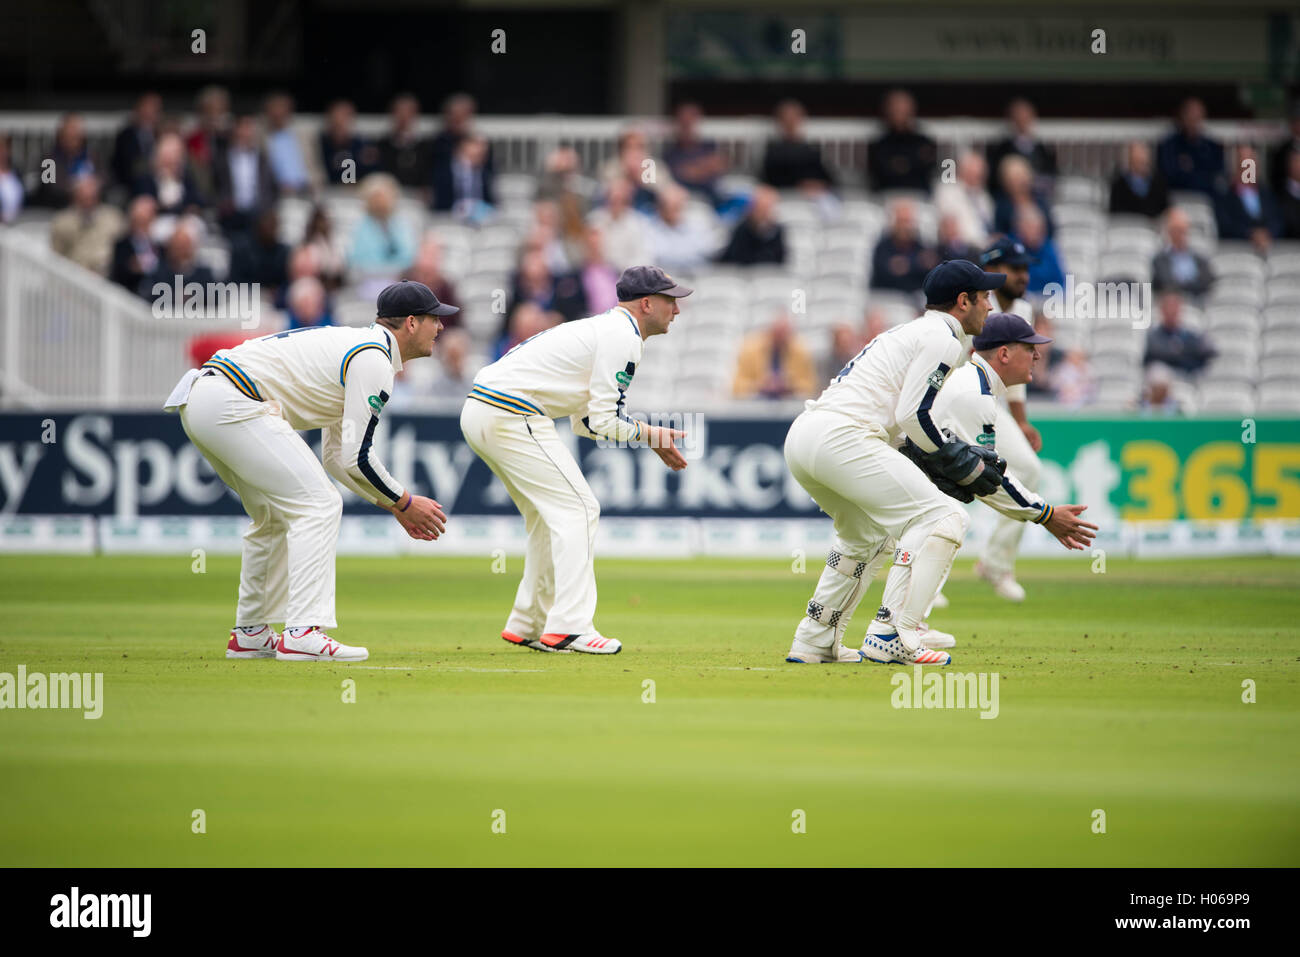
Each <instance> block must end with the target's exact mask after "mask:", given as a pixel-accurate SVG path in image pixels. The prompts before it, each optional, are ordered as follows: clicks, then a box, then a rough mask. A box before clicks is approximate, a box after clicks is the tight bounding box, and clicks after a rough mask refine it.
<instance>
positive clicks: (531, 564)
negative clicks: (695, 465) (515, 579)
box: [460, 399, 600, 641]
mask: <svg viewBox="0 0 1300 957" xmlns="http://www.w3.org/2000/svg"><path fill="white" fill-rule="evenodd" d="M460 428H461V431H462V432H463V433H464V434H465V441H466V442H468V443H469V447H470V448H471V449H473V450H474V452H475V453H476V454H477V455H478V457H479V458H481V459H482V460H483V461H484V462H486V463H487V466H488V468H490V469H491V470H492V472H493V473H494V474H495V475H496V477H497V478H499V479H500V480H501V484H502V485H504V486H505V488H506V491H507V492H508V493H510V498H511V500H512V501H513V502H514V503H515V507H516V508H518V509H519V514H520V515H522V516H523V518H524V527H525V528H526V529H527V531H528V553H527V555H526V557H525V558H524V577H523V580H522V581H520V582H519V589H518V591H517V592H516V593H515V606H514V609H513V610H512V611H511V612H510V618H509V619H508V621H507V622H506V628H505V630H506V631H509V632H511V633H513V634H516V635H519V636H520V637H522V638H526V639H529V640H534V641H535V640H537V639H538V638H540V637H541V636H542V635H543V634H559V635H582V634H589V633H590V632H593V631H595V630H596V626H595V623H594V621H593V619H594V618H595V616H596V566H595V541H596V525H597V523H598V522H599V520H600V503H599V502H597V501H596V496H595V495H594V494H593V493H592V491H591V488H590V487H589V486H588V485H587V480H586V479H585V478H583V475H582V470H581V469H580V468H578V463H577V462H575V461H574V459H573V456H572V455H571V454H569V450H568V449H567V448H565V447H564V443H563V442H561V441H560V437H559V435H558V434H557V433H556V431H555V423H554V422H553V421H552V420H550V419H548V418H546V417H545V416H541V415H527V416H525V415H515V414H514V413H513V412H506V411H504V410H501V409H496V408H494V407H492V406H490V405H488V404H486V403H484V402H479V401H478V400H477V399H466V400H465V408H464V409H463V410H462V411H461V414H460Z"/></svg>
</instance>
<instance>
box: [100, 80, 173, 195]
mask: <svg viewBox="0 0 1300 957" xmlns="http://www.w3.org/2000/svg"><path fill="white" fill-rule="evenodd" d="M161 119H162V97H160V96H159V95H158V94H157V93H142V94H141V95H140V96H139V97H138V98H137V99H136V101H135V107H134V108H133V109H132V111H131V119H130V120H129V121H128V122H127V125H126V126H125V127H123V128H122V130H120V131H119V132H118V134H117V139H116V140H114V142H113V159H112V161H111V162H110V164H109V165H110V166H111V167H112V169H113V177H114V178H115V179H116V180H117V182H119V183H121V184H122V185H123V186H125V187H127V188H128V189H134V188H135V184H136V183H137V182H138V181H139V180H140V179H141V178H142V177H145V176H147V175H148V174H149V164H150V161H151V159H152V158H153V153H154V141H155V140H156V139H157V137H158V123H159V120H161Z"/></svg>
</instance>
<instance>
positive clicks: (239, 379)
mask: <svg viewBox="0 0 1300 957" xmlns="http://www.w3.org/2000/svg"><path fill="white" fill-rule="evenodd" d="M203 368H205V369H215V370H216V371H217V372H220V373H221V374H222V375H224V376H225V377H226V378H227V379H229V380H230V381H231V382H232V383H233V384H234V386H235V388H236V389H238V390H239V391H240V392H242V393H243V394H244V395H246V396H248V398H250V399H252V400H253V401H254V402H265V401H266V399H265V397H264V396H263V395H262V392H261V390H260V389H258V388H257V383H256V382H254V381H253V380H252V379H251V378H250V377H249V376H248V374H247V373H246V372H244V370H243V369H241V368H239V366H237V365H235V363H233V362H231V361H230V360H229V359H228V358H226V357H225V356H221V355H216V356H213V357H212V358H211V359H209V360H208V361H207V362H205V363H203Z"/></svg>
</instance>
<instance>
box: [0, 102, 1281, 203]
mask: <svg viewBox="0 0 1300 957" xmlns="http://www.w3.org/2000/svg"><path fill="white" fill-rule="evenodd" d="M59 115H60V114H58V113H50V112H20V111H8V112H0V131H4V132H7V133H9V134H10V136H11V137H12V139H13V155H14V163H15V165H16V166H17V168H19V169H22V170H24V171H29V172H30V171H32V170H35V169H37V168H38V166H39V163H40V160H41V159H42V158H43V157H44V156H46V155H47V153H48V151H49V149H50V147H51V145H52V144H53V142H54V131H55V129H56V127H57V125H58V119H59ZM82 115H83V117H84V120H85V127H86V134H87V137H88V138H89V139H90V141H91V143H92V145H93V146H94V148H95V149H96V150H98V151H99V152H100V154H101V155H102V156H103V158H104V159H105V160H107V158H108V154H109V152H110V151H111V149H112V141H113V136H114V135H115V134H116V132H117V131H118V130H119V129H120V128H121V127H122V125H123V124H124V123H125V122H126V119H127V115H128V114H126V113H125V112H120V111H119V112H95V113H85V114H82ZM184 119H185V125H186V126H188V125H189V124H190V123H191V122H192V118H190V117H188V116H186V117H185V118H184ZM297 124H298V127H299V129H300V130H301V132H302V133H304V134H307V135H310V136H314V135H315V134H316V133H318V132H319V130H320V125H321V117H320V116H319V115H315V114H312V115H308V114H301V115H299V117H298V118H297ZM388 125H389V120H388V117H386V116H384V115H382V114H367V115H364V116H359V117H358V118H357V132H358V133H360V134H361V135H362V136H366V137H378V136H382V135H383V134H384V132H385V131H386V130H387V129H388ZM439 125H440V122H439V120H438V119H437V118H436V117H434V116H425V117H422V118H421V120H420V124H419V131H420V133H421V134H422V135H425V136H428V135H432V134H433V133H435V132H436V131H437V130H438V128H439ZM477 125H478V128H479V130H480V131H481V132H482V133H483V134H484V135H485V136H487V137H488V139H489V140H491V142H492V147H493V155H494V157H495V159H496V162H497V166H498V169H499V170H500V171H502V172H512V173H519V172H527V173H537V172H540V170H541V168H542V160H543V159H544V157H545V156H546V154H547V153H548V152H549V151H550V150H551V149H553V148H554V147H555V146H557V145H559V144H561V143H564V144H569V145H572V146H573V147H574V148H575V149H576V150H577V151H578V154H579V155H580V156H581V157H582V160H583V164H584V166H585V167H586V170H587V172H589V173H590V172H594V171H595V170H596V168H597V167H598V166H599V165H600V163H601V162H603V161H604V160H605V159H607V158H609V157H610V156H613V155H614V152H615V149H616V143H617V139H618V135H619V133H620V132H621V131H623V130H625V129H628V128H629V127H638V128H640V129H642V130H644V131H645V132H646V133H647V135H648V137H649V139H650V142H651V144H652V146H654V148H655V149H658V148H659V147H660V146H662V143H663V141H664V139H665V138H666V136H667V135H668V132H669V131H670V129H671V120H669V119H668V118H665V117H662V116H648V117H636V116H566V115H559V114H537V115H531V116H480V117H479V118H478V120H477ZM920 126H921V129H922V130H924V131H925V132H926V133H928V134H929V135H930V136H933V137H934V138H935V140H936V141H937V142H938V144H939V155H940V156H941V157H955V156H956V154H957V153H958V152H959V151H960V150H962V149H964V148H967V147H976V148H979V147H983V146H984V145H986V144H987V143H989V142H990V141H994V140H997V139H1000V138H1001V137H1002V136H1004V135H1006V125H1005V124H1004V123H1003V122H1002V121H1001V120H981V119H969V118H963V117H950V118H945V119H934V120H923V121H921V123H920ZM1206 128H1207V131H1208V132H1209V134H1210V135H1211V136H1214V137H1216V138H1217V139H1220V140H1222V141H1223V142H1225V143H1229V144H1231V143H1241V142H1254V143H1270V142H1272V141H1274V140H1276V139H1278V138H1279V137H1280V136H1282V134H1283V132H1284V126H1283V124H1282V122H1281V121H1278V120H1222V121H1211V122H1209V123H1207V124H1206ZM805 129H806V132H807V135H808V138H809V140H811V141H812V142H814V143H817V144H818V145H820V146H821V147H822V150H823V155H824V157H825V159H826V162H827V163H828V165H830V166H831V167H832V169H833V170H834V171H835V173H836V175H837V176H838V177H839V178H840V179H841V180H842V181H843V182H845V183H848V184H853V185H856V184H860V183H861V181H862V175H863V172H862V171H863V167H864V163H865V157H866V144H867V142H868V141H869V140H871V139H872V138H874V137H876V136H878V135H879V133H880V129H881V125H880V121H879V120H876V119H860V120H859V119H829V118H822V119H818V118H813V119H809V120H808V122H807V124H806V127H805ZM1171 129H1172V125H1171V122H1170V120H1169V118H1167V117H1163V116H1161V117H1153V118H1150V119H1138V120H1090V119H1072V120H1043V121H1041V122H1040V123H1039V125H1038V135H1039V136H1040V137H1041V138H1042V140H1043V141H1044V142H1046V143H1048V144H1049V145H1051V146H1052V147H1054V148H1055V149H1056V151H1057V160H1058V164H1059V166H1060V170H1061V172H1062V173H1063V174H1066V175H1075V176H1107V175H1109V174H1110V173H1111V172H1112V171H1113V170H1114V167H1115V165H1116V163H1117V162H1118V161H1119V159H1120V157H1121V155H1122V150H1123V147H1124V145H1125V144H1126V143H1128V142H1129V141H1131V140H1135V139H1137V140H1145V141H1154V140H1157V139H1159V138H1160V137H1163V136H1165V135H1166V134H1167V133H1168V132H1169V131H1170V130H1171ZM700 130H701V133H702V134H703V135H704V136H707V137H710V138H712V139H715V140H717V142H718V144H719V146H720V147H721V149H722V150H723V151H724V153H725V154H726V155H727V157H728V159H729V160H730V161H731V164H732V168H733V169H734V170H735V171H736V172H740V173H754V172H757V170H758V167H759V165H760V163H761V162H762V158H763V149H764V146H765V144H766V143H767V140H768V139H769V138H770V137H771V136H772V135H773V126H772V122H771V120H769V119H768V118H767V117H761V116H746V117H712V118H707V119H705V120H703V121H702V122H701V125H700Z"/></svg>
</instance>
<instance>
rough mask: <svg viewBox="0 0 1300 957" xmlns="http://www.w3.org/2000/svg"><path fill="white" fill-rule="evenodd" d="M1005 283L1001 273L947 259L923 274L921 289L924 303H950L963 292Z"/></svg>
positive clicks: (996, 286)
mask: <svg viewBox="0 0 1300 957" xmlns="http://www.w3.org/2000/svg"><path fill="white" fill-rule="evenodd" d="M1006 281H1007V277H1006V276H1004V275H1003V274H1002V273H996V272H985V271H984V270H983V269H980V267H979V266H977V265H975V264H974V263H973V262H971V261H970V260H968V259H949V260H948V261H946V262H941V263H939V265H937V266H935V267H934V268H933V269H931V270H930V271H929V272H928V273H926V274H925V279H924V280H922V282H921V289H922V291H924V292H925V301H926V302H952V301H953V300H955V299H956V298H957V297H958V296H959V295H961V294H962V293H963V292H969V291H971V290H972V289H983V290H987V289H997V288H998V287H999V286H1001V285H1002V284H1003V283H1004V282H1006Z"/></svg>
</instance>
